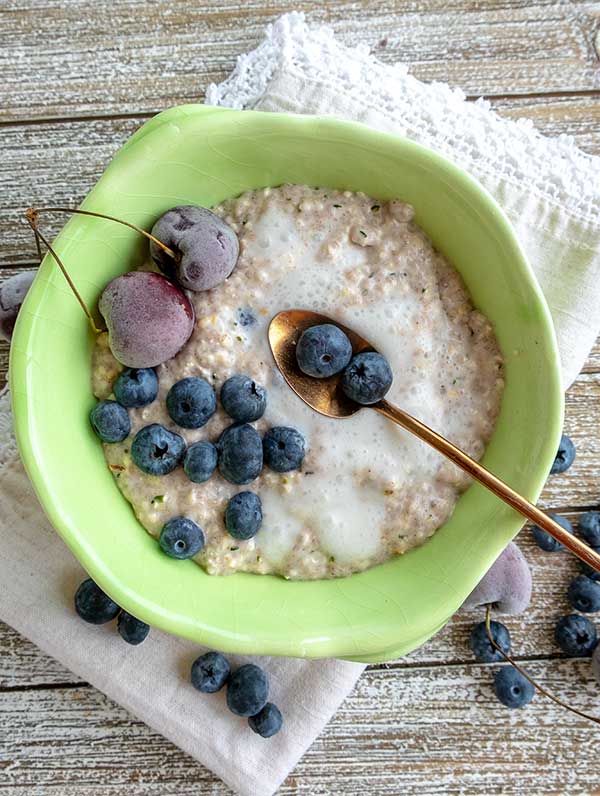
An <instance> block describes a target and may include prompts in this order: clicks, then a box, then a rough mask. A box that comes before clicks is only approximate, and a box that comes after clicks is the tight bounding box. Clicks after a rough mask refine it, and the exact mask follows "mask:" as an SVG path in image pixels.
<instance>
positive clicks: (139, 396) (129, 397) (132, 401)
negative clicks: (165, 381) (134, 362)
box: [113, 368, 158, 409]
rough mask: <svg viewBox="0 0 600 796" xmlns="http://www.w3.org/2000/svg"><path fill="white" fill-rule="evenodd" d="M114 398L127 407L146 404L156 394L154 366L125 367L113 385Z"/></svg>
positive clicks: (150, 401)
mask: <svg viewBox="0 0 600 796" xmlns="http://www.w3.org/2000/svg"><path fill="white" fill-rule="evenodd" d="M113 392H114V394H115V398H116V399H117V401H118V402H119V403H120V404H121V406H125V407H127V408H131V409H133V408H140V407H142V406H148V404H151V403H152V402H153V401H155V400H156V396H157V395H158V377H157V375H156V371H155V370H154V368H126V369H125V370H124V371H123V372H122V373H121V374H120V375H119V376H118V377H117V380H116V381H115V383H114V385H113Z"/></svg>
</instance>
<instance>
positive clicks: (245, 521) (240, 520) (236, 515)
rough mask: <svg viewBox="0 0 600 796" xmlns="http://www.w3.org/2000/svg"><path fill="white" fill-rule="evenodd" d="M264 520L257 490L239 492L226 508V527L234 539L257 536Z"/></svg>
mask: <svg viewBox="0 0 600 796" xmlns="http://www.w3.org/2000/svg"><path fill="white" fill-rule="evenodd" d="M261 522H262V505H261V502H260V498H259V497H258V495H257V494H256V493H255V492H238V494H237V495H234V496H233V497H232V498H231V500H230V501H229V503H228V504H227V508H226V509H225V527H226V528H227V530H228V531H229V535H230V536H233V538H234V539H251V538H252V537H253V536H256V534H257V533H258V529H259V528H260V524H261Z"/></svg>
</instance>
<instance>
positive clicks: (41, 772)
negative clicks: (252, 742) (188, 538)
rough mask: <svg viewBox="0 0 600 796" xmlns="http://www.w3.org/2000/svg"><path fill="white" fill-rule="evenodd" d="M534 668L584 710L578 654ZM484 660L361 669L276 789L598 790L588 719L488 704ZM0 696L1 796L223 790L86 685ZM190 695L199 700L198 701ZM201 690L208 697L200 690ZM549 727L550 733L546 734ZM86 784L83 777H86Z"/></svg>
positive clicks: (584, 673)
mask: <svg viewBox="0 0 600 796" xmlns="http://www.w3.org/2000/svg"><path fill="white" fill-rule="evenodd" d="M531 668H532V671H533V673H534V676H536V677H538V678H540V679H541V680H542V681H543V682H544V683H546V684H547V685H548V687H550V688H552V689H553V690H555V691H556V692H558V693H561V694H562V695H563V696H564V697H565V698H566V699H568V700H569V701H570V702H572V703H573V704H574V705H576V706H578V707H580V708H585V707H587V706H589V704H590V703H591V702H593V701H594V700H595V699H597V685H596V684H595V683H593V682H592V680H591V678H590V674H589V669H590V666H589V661H586V660H583V661H566V662H555V661H550V662H548V661H544V662H538V663H536V664H534V665H532V667H531ZM494 670H495V667H491V666H485V665H472V666H463V665H460V666H445V667H437V668H435V669H433V668H429V667H422V668H420V667H416V668H413V669H407V670H405V671H403V672H401V673H399V672H397V671H395V670H393V669H392V670H385V669H379V670H370V671H368V672H367V673H366V674H365V675H364V676H363V677H362V678H361V679H360V680H359V682H358V684H357V686H356V688H355V690H354V692H353V693H352V694H351V695H350V696H349V697H348V698H347V699H346V701H345V702H344V704H343V705H342V707H341V708H340V710H339V711H338V713H337V714H336V715H335V716H334V717H333V719H332V721H331V723H330V724H329V725H328V727H327V728H326V730H325V731H324V733H323V735H322V736H321V737H320V738H319V739H318V740H317V741H316V742H315V743H314V744H313V746H312V748H311V749H310V750H309V752H308V753H307V754H306V756H305V757H304V759H303V760H302V761H301V762H300V764H299V765H298V767H297V768H296V770H295V771H294V773H293V774H292V775H291V776H290V777H289V778H288V780H287V782H286V783H285V784H284V785H283V787H282V788H281V790H280V791H279V794H280V796H299V795H300V794H306V796H308V794H311V796H329V794H332V793H336V794H338V793H340V794H346V796H364V794H369V796H390V794H399V793H415V794H417V793H419V794H428V795H429V794H430V795H431V796H433V795H434V794H435V795H436V796H437V795H438V794H439V796H442V795H443V796H450V795H451V794H479V796H481V794H484V793H485V794H503V795H504V796H523V794H536V795H537V794H540V793H543V794H545V796H550V794H565V793H568V794H570V795H571V794H591V793H597V783H598V780H597V768H596V757H597V755H596V748H597V740H596V735H595V733H594V732H591V731H590V727H589V724H587V723H584V722H583V720H582V719H579V718H578V717H576V716H573V715H572V714H566V713H565V714H561V715H560V717H558V722H559V726H557V716H555V715H552V713H551V712H549V710H548V705H549V703H548V702H547V701H546V700H544V699H543V698H542V697H539V696H536V697H535V698H534V700H533V702H532V703H531V705H530V706H528V708H527V709H526V710H521V711H509V710H507V709H504V708H502V707H501V706H499V704H498V702H497V701H496V699H495V697H494V696H493V692H492V685H491V684H492V674H493V671H494ZM16 696H17V695H15V694H6V693H4V694H2V693H0V715H2V716H3V718H4V719H5V722H6V724H5V726H7V727H10V733H5V734H4V735H3V737H0V777H1V779H0V794H3V796H80V795H81V793H82V792H84V791H85V792H86V793H93V794H94V796H117V795H118V796H164V794H178V796H188V795H189V796H197V794H202V795H203V796H205V794H211V795H212V796H225V795H226V794H229V793H230V791H229V789H228V788H227V787H226V786H225V785H223V784H222V783H219V782H217V781H215V779H214V778H213V777H212V776H211V775H210V774H209V772H207V771H206V770H205V769H204V768H202V767H201V766H199V765H198V764H196V763H194V762H193V761H192V760H191V758H189V757H187V756H186V755H184V754H183V753H182V752H180V751H179V750H177V749H176V748H174V747H172V746H170V745H167V744H166V742H165V741H164V739H162V738H161V737H160V736H159V735H157V734H156V733H154V732H152V731H151V730H149V729H148V728H147V727H146V726H145V725H143V724H141V723H140V722H138V721H136V720H135V719H133V718H132V717H131V716H130V715H129V714H128V713H127V712H126V711H125V710H123V709H122V708H120V707H118V706H117V705H115V704H113V703H112V702H111V701H110V700H108V699H107V698H106V697H104V696H102V695H101V694H100V693H99V692H97V691H95V690H94V689H91V688H84V687H79V688H72V689H63V690H56V691H45V690H33V691H24V692H21V693H20V694H19V695H18V698H16ZM203 698H205V697H201V696H198V703H199V709H201V708H200V705H201V700H202V699H203ZM208 698H210V697H208ZM559 732H560V743H558V742H557V733H559ZM91 783H93V785H92V784H91Z"/></svg>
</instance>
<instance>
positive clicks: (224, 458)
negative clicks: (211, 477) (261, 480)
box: [218, 423, 263, 485]
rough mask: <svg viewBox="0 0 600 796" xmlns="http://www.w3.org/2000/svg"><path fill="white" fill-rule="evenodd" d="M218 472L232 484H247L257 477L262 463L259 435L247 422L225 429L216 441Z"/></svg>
mask: <svg viewBox="0 0 600 796" xmlns="http://www.w3.org/2000/svg"><path fill="white" fill-rule="evenodd" d="M218 449H219V472H220V473H221V475H222V476H223V478H226V479H227V480H228V481H231V483H232V484H240V485H242V484H249V483H250V482H251V481H254V479H255V478H258V476H259V475H260V471H261V470H262V465H263V448H262V443H261V440H260V435H259V433H258V431H256V429H254V428H252V426H249V425H248V424H247V423H244V424H243V425H238V424H234V425H233V426H229V427H228V428H226V429H225V431H224V432H223V433H222V434H221V437H220V439H219V443H218Z"/></svg>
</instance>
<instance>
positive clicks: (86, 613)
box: [75, 578, 121, 625]
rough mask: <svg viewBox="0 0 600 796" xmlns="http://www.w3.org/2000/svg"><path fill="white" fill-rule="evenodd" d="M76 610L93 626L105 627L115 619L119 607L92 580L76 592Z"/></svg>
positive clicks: (85, 581) (87, 581)
mask: <svg viewBox="0 0 600 796" xmlns="http://www.w3.org/2000/svg"><path fill="white" fill-rule="evenodd" d="M75 610H76V611H77V613H78V614H79V616H80V617H81V618H82V619H84V620H85V621H86V622H90V624H92V625H103V624H105V623H106V622H110V621H111V620H112V619H114V618H115V617H116V616H117V614H118V613H119V611H120V610H121V609H120V608H119V606H118V605H117V604H116V602H114V600H111V599H110V597H109V596H108V595H107V594H105V593H104V592H103V591H102V589H101V588H100V586H98V585H97V584H96V583H94V581H93V580H92V579H91V578H88V579H87V580H84V581H83V583H82V584H81V585H80V586H79V588H78V589H77V591H76V592H75Z"/></svg>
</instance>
